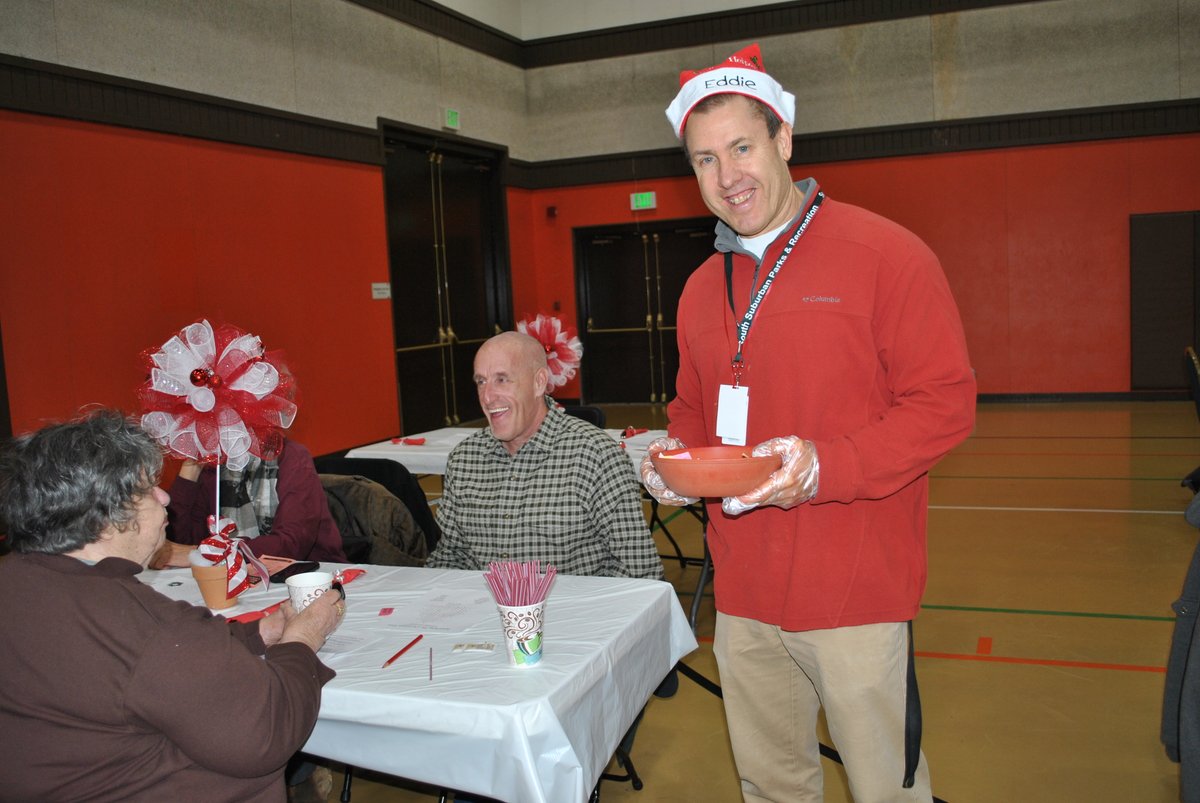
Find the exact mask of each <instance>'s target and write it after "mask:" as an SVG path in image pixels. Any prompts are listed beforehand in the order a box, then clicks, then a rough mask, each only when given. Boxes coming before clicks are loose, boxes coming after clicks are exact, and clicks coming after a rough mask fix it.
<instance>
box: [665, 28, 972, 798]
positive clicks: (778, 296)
mask: <svg viewBox="0 0 1200 803" xmlns="http://www.w3.org/2000/svg"><path fill="white" fill-rule="evenodd" d="M680 83H681V89H680V91H679V95H678V96H677V97H676V99H675V101H674V102H673V103H672V104H671V106H670V107H669V108H668V109H667V117H668V119H669V120H670V121H671V123H672V125H673V126H674V128H675V133H676V135H677V136H679V137H680V139H681V141H682V144H683V146H684V150H685V152H686V153H687V155H688V159H689V162H690V164H691V165H692V168H693V170H694V171H695V174H696V178H697V182H698V183H699V187H700V193H701V195H702V196H703V198H704V201H705V204H706V205H707V206H708V207H709V209H711V210H712V211H713V213H714V214H716V215H717V217H718V218H720V221H721V222H719V223H718V224H717V230H716V231H717V238H716V251H717V253H715V254H714V255H713V256H712V257H710V258H709V259H708V260H707V261H706V262H705V263H704V264H703V265H701V266H700V267H699V269H698V270H697V271H696V272H695V273H694V274H693V275H692V276H691V278H690V279H689V280H688V283H687V285H686V287H685V288H684V291H683V294H682V296H681V298H680V301H679V314H678V340H679V357H680V368H679V375H678V378H677V380H676V390H677V396H676V398H675V400H674V401H672V402H671V404H670V406H669V408H668V413H669V417H670V425H669V433H670V436H671V437H669V438H664V439H660V441H659V442H656V443H655V444H652V445H651V452H657V451H661V450H663V449H668V448H680V447H682V446H684V445H687V446H693V447H698V446H709V445H717V444H721V443H727V444H739V445H746V446H747V448H749V447H750V446H752V445H753V446H754V453H755V454H769V453H774V454H779V455H780V456H781V458H782V465H781V467H780V468H779V469H778V470H777V471H776V472H775V473H774V474H772V475H771V477H769V478H768V479H767V480H766V481H765V482H764V484H763V485H762V486H760V487H759V488H757V489H755V490H753V491H751V492H750V493H747V494H745V495H743V496H741V497H731V498H726V499H725V500H723V501H715V500H710V501H709V522H710V523H709V528H708V542H709V546H710V548H711V551H712V556H713V565H714V567H715V569H716V571H715V580H714V583H715V586H714V590H715V594H716V606H717V625H716V638H715V643H714V652H715V654H716V658H717V662H718V667H719V669H720V673H721V682H722V687H723V692H724V701H725V710H726V716H727V720H728V722H729V730H730V739H731V741H732V745H733V751H734V757H735V759H736V762H737V766H738V772H739V775H740V776H741V779H742V790H743V795H744V796H745V798H746V799H747V800H755V801H757V800H775V801H789V803H791V802H792V801H802V800H803V801H809V800H811V801H820V800H821V799H822V780H821V765H820V755H819V752H818V748H819V743H818V741H817V736H816V722H817V714H818V711H819V710H820V709H821V708H824V710H825V714H826V719H827V721H828V723H829V729H830V732H831V734H832V737H833V740H834V742H835V745H836V747H837V748H838V750H839V752H840V753H841V756H842V758H843V760H844V762H845V767H846V772H847V774H848V776H849V780H850V788H851V793H852V794H853V795H854V798H855V800H857V801H859V803H863V802H864V801H892V800H925V801H929V800H931V799H932V792H931V789H930V782H929V772H928V767H927V765H926V762H925V760H924V756H923V754H922V753H921V752H920V704H919V698H918V697H917V693H916V682H915V675H914V674H913V667H912V652H911V628H910V623H911V620H912V618H913V617H914V616H915V615H916V613H917V610H918V608H919V607H920V599H921V594H922V593H923V591H924V588H925V576H926V554H925V525H926V512H927V499H928V471H929V470H930V468H931V467H932V466H933V465H934V464H935V463H936V462H937V461H938V460H939V459H940V458H941V457H942V456H944V455H945V454H946V453H947V452H948V451H950V449H952V448H953V447H954V446H955V445H956V444H958V443H960V442H961V441H962V440H963V439H964V438H965V437H966V436H967V435H968V434H969V433H970V431H971V428H972V426H973V424H974V411H975V380H974V376H973V373H972V371H971V368H970V363H969V361H968V357H967V349H966V343H965V339H964V337H963V332H962V324H961V322H960V320H959V315H958V311H957V308H956V306H955V303H954V299H953V297H952V295H951V293H950V289H949V286H948V284H947V282H946V278H945V275H944V274H943V272H942V269H941V266H940V265H939V263H938V261H937V258H936V257H935V256H934V255H933V253H932V252H931V251H930V250H929V249H928V247H926V246H925V244H924V243H922V242H921V241H920V240H919V239H918V238H917V237H916V236H915V235H914V234H912V233H911V232H909V231H906V230H905V229H903V228H902V227H900V226H899V225H897V224H895V223H893V222H891V221H889V220H886V219H884V218H882V217H879V216H878V215H875V214H872V213H870V212H868V211H866V210H863V209H860V208H857V207H854V206H850V205H848V204H843V203H839V202H838V201H835V200H832V199H827V198H825V196H824V194H823V193H821V192H820V189H819V187H818V185H817V182H816V181H815V180H813V179H805V180H803V181H799V182H795V183H793V181H792V177H791V175H790V173H789V171H788V166H787V160H788V158H789V157H790V156H791V149H792V123H793V120H794V117H795V98H794V97H793V96H792V95H791V94H790V93H787V92H784V91H783V89H782V87H780V85H779V84H778V83H777V82H776V81H775V80H774V79H772V78H771V77H770V76H769V75H768V74H767V73H766V72H764V71H763V68H762V62H761V56H760V55H759V50H758V46H757V45H752V46H750V47H748V48H746V49H744V50H743V51H741V52H739V53H737V54H735V55H734V56H733V57H731V58H730V59H729V60H728V61H726V62H724V63H723V64H720V65H717V66H716V67H713V68H710V69H708V70H703V71H700V72H698V73H692V72H685V73H684V74H683V75H682V76H681V80H680ZM642 477H643V482H644V484H645V485H646V487H647V489H648V490H650V492H651V493H652V494H654V496H655V497H656V498H658V499H659V501H660V502H663V503H666V504H683V503H685V502H689V501H692V500H688V499H684V498H681V497H679V496H678V495H677V494H675V493H673V492H672V491H671V490H670V489H669V488H667V487H666V486H665V485H664V483H663V481H662V478H661V477H660V476H659V475H658V474H657V472H655V471H654V468H653V464H651V463H650V462H649V458H647V460H646V461H645V462H644V463H643V466H642Z"/></svg>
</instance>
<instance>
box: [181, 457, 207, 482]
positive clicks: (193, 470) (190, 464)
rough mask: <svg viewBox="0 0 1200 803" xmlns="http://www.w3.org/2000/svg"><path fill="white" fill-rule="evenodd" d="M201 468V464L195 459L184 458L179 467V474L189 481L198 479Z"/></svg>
mask: <svg viewBox="0 0 1200 803" xmlns="http://www.w3.org/2000/svg"><path fill="white" fill-rule="evenodd" d="M202 468H203V466H201V465H200V464H199V463H197V462H196V461H195V460H184V461H183V465H181V466H180V467H179V476H180V477H181V478H183V479H185V480H188V481H189V482H195V481H196V480H198V479H200V469H202Z"/></svg>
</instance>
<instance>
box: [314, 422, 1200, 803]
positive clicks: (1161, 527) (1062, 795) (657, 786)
mask: <svg viewBox="0 0 1200 803" xmlns="http://www.w3.org/2000/svg"><path fill="white" fill-rule="evenodd" d="M606 409H607V411H608V426H609V427H624V426H627V425H633V426H655V427H662V426H665V413H664V412H663V410H662V408H661V407H650V406H648V405H647V406H611V407H607V408H606ZM1197 464H1200V423H1198V422H1197V416H1196V409H1195V407H1194V406H1193V404H1192V403H1191V402H1139V403H1094V404H1092V403H1089V404H1028V405H1022V404H988V405H981V406H980V408H979V416H978V423H977V426H976V430H975V432H974V434H973V435H972V437H971V438H970V439H969V440H968V441H967V442H966V443H964V444H963V445H962V446H961V447H959V448H958V449H957V450H955V452H954V453H952V454H951V455H950V456H948V457H947V458H946V459H945V460H943V461H942V462H941V463H940V464H939V465H938V466H937V467H936V469H935V470H934V472H933V474H932V483H931V494H930V513H929V582H928V587H927V590H926V593H925V597H924V603H925V604H924V606H923V610H922V613H921V615H920V616H919V617H918V619H917V622H916V627H915V629H916V648H917V651H918V673H919V677H920V684H921V699H922V702H923V704H924V720H925V741H924V749H925V752H926V755H927V756H928V758H929V762H930V768H931V774H932V778H933V788H934V794H935V795H937V796H938V797H939V798H941V799H942V800H944V801H947V803H1031V802H1037V801H1046V802H1047V803H1049V802H1050V801H1055V802H1057V801H1086V802H1087V803H1097V802H1102V801H1112V802H1113V803H1131V802H1134V801H1136V802H1137V803H1159V802H1161V803H1167V801H1175V800H1178V797H1179V791H1178V780H1177V779H1178V767H1177V766H1176V765H1174V764H1172V763H1170V762H1169V761H1168V760H1167V758H1166V755H1165V753H1164V751H1163V748H1162V745H1161V744H1160V743H1159V739H1158V731H1159V716H1160V711H1161V704H1162V687H1163V679H1164V665H1165V661H1166V656H1167V650H1168V645H1169V641H1170V636H1171V628H1172V622H1173V614H1172V611H1171V607H1170V605H1171V602H1172V601H1173V600H1174V599H1175V598H1176V597H1178V596H1179V592H1180V588H1181V585H1182V582H1183V576H1184V572H1185V570H1186V568H1187V565H1188V562H1189V560H1190V558H1191V553H1192V550H1193V548H1194V547H1195V545H1196V542H1197V536H1198V535H1200V533H1198V532H1197V531H1196V529H1195V528H1193V527H1190V526H1189V525H1188V524H1187V523H1186V522H1185V521H1184V519H1183V510H1184V508H1185V507H1186V506H1187V504H1188V502H1189V501H1190V500H1191V493H1190V492H1189V491H1188V490H1187V489H1185V488H1182V487H1180V484H1179V481H1180V479H1181V478H1182V477H1184V476H1185V475H1186V474H1187V473H1188V472H1190V471H1191V470H1192V469H1194V468H1195V467H1196V466H1197ZM430 490H434V491H435V490H436V489H435V488H434V487H431V488H430ZM667 526H668V527H669V528H670V530H671V532H672V534H673V535H674V536H675V537H676V540H678V541H679V542H680V545H681V547H682V549H683V551H684V552H685V553H686V554H689V555H699V554H700V553H701V549H702V546H701V542H700V533H699V528H698V526H697V525H696V524H695V523H694V521H693V520H692V519H691V518H690V517H688V516H686V515H681V516H677V517H676V518H674V519H671V520H670V521H669V522H668V525H667ZM656 536H657V538H658V541H659V547H660V551H661V552H662V553H663V554H664V555H670V554H673V552H672V550H671V548H670V545H669V543H668V542H667V541H666V539H665V538H664V537H663V536H662V534H661V533H658V534H656ZM664 565H665V567H666V570H667V574H668V579H669V580H670V581H671V582H672V583H673V584H674V585H675V587H676V589H677V590H678V592H679V597H680V600H681V602H682V604H683V605H684V609H685V611H686V610H688V609H689V607H690V604H691V600H692V594H693V591H694V589H695V585H696V578H697V574H698V568H697V567H695V566H692V565H689V566H687V567H686V568H681V567H680V565H679V563H678V562H677V561H675V560H671V559H669V558H668V559H665V560H664ZM712 627H713V608H712V599H711V597H709V596H705V597H704V598H703V601H702V605H701V606H700V615H699V619H698V622H697V634H698V636H699V637H700V639H701V645H700V649H699V650H698V651H696V652H695V653H693V654H692V655H689V656H688V657H687V658H686V659H685V662H686V663H687V664H688V665H689V666H691V667H693V668H694V669H696V670H697V671H698V672H700V673H701V674H703V675H704V676H706V677H707V678H711V679H712V680H714V681H716V682H719V678H718V677H717V672H716V668H715V664H714V661H713V658H712V644H711V637H712ZM826 743H827V744H828V743H829V742H828V741H827V742H826ZM451 758H452V757H450V758H448V760H450V759H451ZM633 758H634V761H635V764H636V766H637V769H638V771H639V773H640V774H641V776H642V778H643V780H644V781H645V787H644V788H643V789H642V790H641V791H633V790H632V789H631V788H630V786H629V785H628V784H618V783H613V782H607V781H606V782H604V783H603V784H602V785H601V792H602V794H601V799H602V800H605V801H626V800H628V801H637V802H638V803H676V802H677V801H678V802H680V803H682V802H683V801H687V802H688V803H694V802H695V801H713V802H714V803H724V802H725V801H729V802H730V803H733V801H738V800H740V799H741V797H740V794H739V789H738V782H737V775H736V771H735V769H734V765H733V760H732V756H731V754H730V749H729V744H728V740H727V737H726V734H725V724H724V716H723V712H722V709H721V705H720V700H718V699H717V698H716V697H715V696H714V695H713V694H711V693H709V692H708V691H706V690H704V689H703V688H701V686H699V685H697V684H696V683H694V682H692V681H691V680H688V679H686V678H681V682H680V691H679V693H678V694H677V695H676V696H675V697H673V698H671V699H667V700H659V699H653V700H652V701H651V702H650V705H649V708H648V709H647V712H646V716H645V720H644V721H643V724H642V726H641V728H640V730H639V732H638V736H637V741H636V743H635V746H634V750H633ZM825 764H826V769H827V772H826V781H825V783H826V800H828V801H831V802H838V801H847V800H849V793H848V791H847V789H846V784H845V780H844V777H843V776H842V775H841V773H840V772H839V768H838V767H837V766H836V765H835V764H833V763H831V762H828V761H827V762H825ZM335 780H336V781H337V783H335V793H334V795H333V796H332V797H331V798H330V799H331V800H336V799H337V790H339V789H340V776H336V777H335ZM436 799H437V798H436V796H435V795H433V794H431V793H430V792H429V790H414V789H412V788H411V787H409V788H406V787H405V785H403V784H402V783H401V782H399V781H396V780H393V779H386V778H381V777H379V776H375V777H363V778H356V779H355V781H354V785H353V800H355V801H358V803H384V802H385V801H387V802H388V803H407V802H408V801H432V800H436Z"/></svg>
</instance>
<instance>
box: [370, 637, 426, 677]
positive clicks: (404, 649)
mask: <svg viewBox="0 0 1200 803" xmlns="http://www.w3.org/2000/svg"><path fill="white" fill-rule="evenodd" d="M424 637H425V634H424V633H422V634H421V635H419V636H417V637H416V638H415V639H413V640H412V641H410V642H408V643H407V644H405V645H404V646H403V647H401V648H400V652H398V653H396V654H395V655H393V656H392V657H391V658H389V659H387V660H386V661H384V662H383V666H381V667H379V668H380V669H387V668H388V667H389V666H391V665H392V661H394V660H396V659H397V658H399V657H400V656H401V655H404V653H406V652H408V650H409V648H411V647H412V646H413V645H414V644H416V643H417V642H418V641H420V640H421V639H422V638H424Z"/></svg>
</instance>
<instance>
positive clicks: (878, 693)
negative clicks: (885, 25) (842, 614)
mask: <svg viewBox="0 0 1200 803" xmlns="http://www.w3.org/2000/svg"><path fill="white" fill-rule="evenodd" d="M713 651H714V653H715V654H716V658H717V666H718V668H719V670H720V672H721V688H722V691H723V694H724V699H725V716H726V719H727V720H728V723H729V737H730V740H731V741H732V743H733V756H734V760H735V761H736V762H737V768H738V775H739V776H741V779H742V795H743V797H745V799H746V800H747V801H774V803H803V802H805V801H812V803H820V801H821V799H822V789H823V787H822V778H821V757H820V752H819V744H820V743H819V742H818V740H817V713H818V710H819V709H821V708H822V707H824V709H825V719H826V721H827V722H828V723H829V730H830V734H831V735H832V737H833V741H834V747H835V748H836V749H837V750H838V752H839V753H840V754H841V756H842V761H844V762H845V767H846V774H847V775H848V776H849V778H850V792H851V794H852V795H853V796H854V800H855V801H856V803H884V802H885V801H888V802H890V801H926V803H928V802H929V801H932V799H933V794H932V792H931V791H930V785H929V768H928V765H927V764H926V763H925V756H924V754H922V755H921V758H920V763H919V764H918V765H917V773H916V783H915V784H914V786H913V788H911V789H905V788H904V787H903V777H904V717H905V695H906V689H907V682H906V681H907V670H908V624H907V623H905V622H899V623H884V624H872V625H861V626H858V627H840V628H834V629H830V630H810V631H804V632H799V633H795V632H787V631H784V630H781V629H780V628H778V627H776V626H774V625H767V624H763V623H762V622H758V621H755V620H753V619H742V618H740V617H736V616H727V615H725V614H722V613H718V614H717V627H716V639H715V643H714V645H713Z"/></svg>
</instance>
